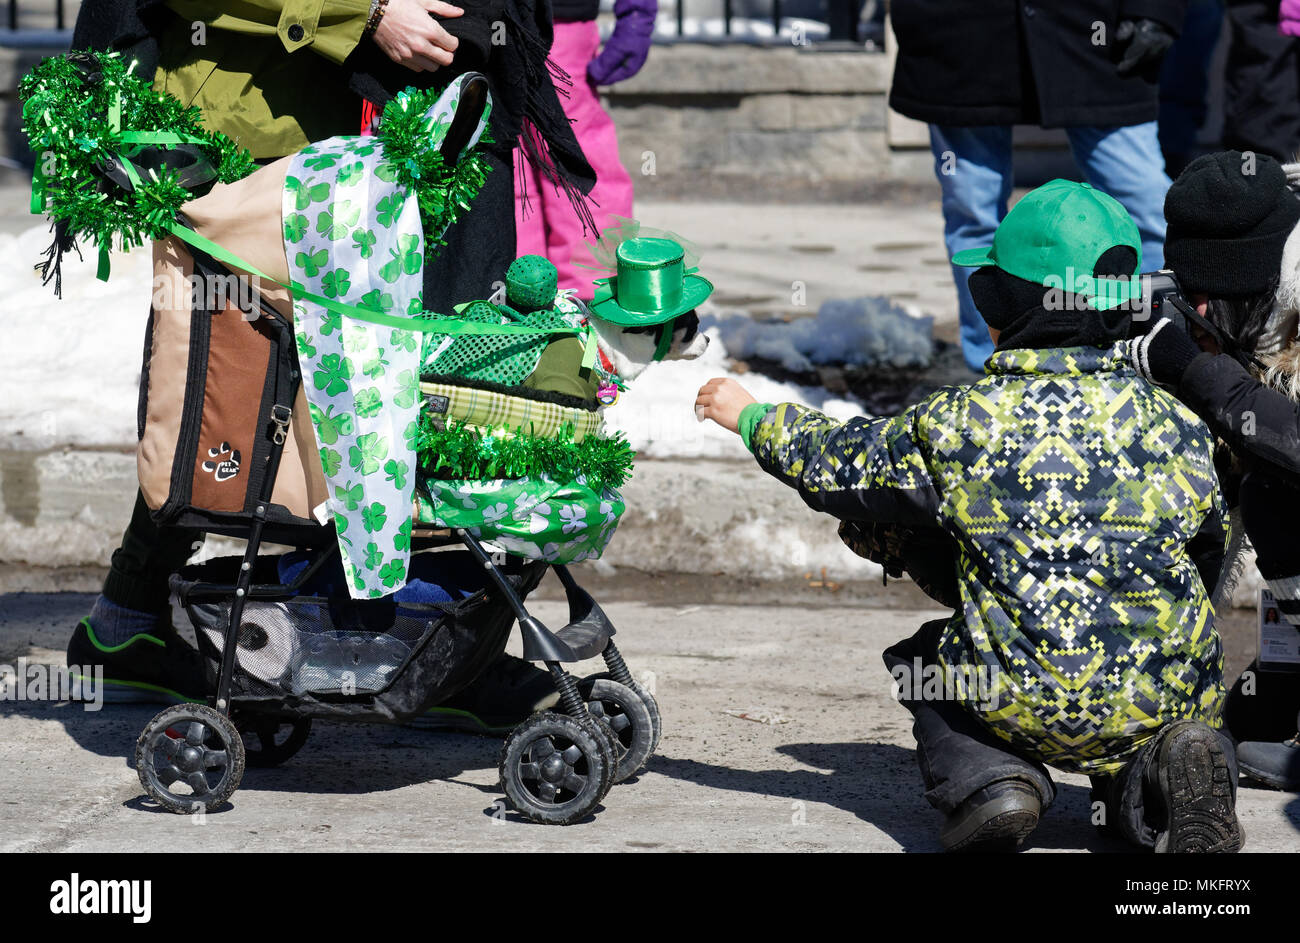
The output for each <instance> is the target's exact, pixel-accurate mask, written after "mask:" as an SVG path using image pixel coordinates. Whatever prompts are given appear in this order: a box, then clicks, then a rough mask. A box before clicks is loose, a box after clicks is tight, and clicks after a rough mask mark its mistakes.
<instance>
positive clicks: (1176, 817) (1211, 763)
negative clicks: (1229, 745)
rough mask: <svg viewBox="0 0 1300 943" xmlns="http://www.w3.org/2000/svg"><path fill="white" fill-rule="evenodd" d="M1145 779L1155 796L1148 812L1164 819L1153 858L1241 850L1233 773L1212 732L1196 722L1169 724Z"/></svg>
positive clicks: (1241, 836)
mask: <svg viewBox="0 0 1300 943" xmlns="http://www.w3.org/2000/svg"><path fill="white" fill-rule="evenodd" d="M1147 775H1148V777H1149V779H1148V782H1149V783H1150V784H1151V785H1152V786H1154V787H1155V788H1156V790H1158V792H1159V797H1160V804H1159V806H1158V807H1157V808H1156V809H1155V810H1153V811H1155V812H1156V813H1157V814H1160V813H1163V815H1164V823H1163V827H1162V828H1160V829H1159V830H1158V832H1157V835H1156V852H1157V854H1162V853H1166V852H1172V853H1175V854H1187V853H1196V852H1200V853H1206V852H1221V853H1231V852H1235V851H1240V850H1241V846H1242V843H1243V842H1244V841H1245V833H1244V832H1243V831H1242V828H1241V823H1240V822H1238V821H1237V811H1236V803H1235V800H1234V797H1233V787H1234V785H1235V784H1234V783H1233V782H1232V769H1231V767H1230V766H1229V765H1228V758H1227V756H1226V755H1225V754H1224V752H1223V741H1222V740H1221V739H1220V738H1219V735H1218V734H1217V733H1215V732H1214V731H1213V730H1211V729H1210V728H1209V727H1207V726H1206V725H1205V724H1203V723H1201V722H1200V721H1195V720H1180V721H1178V722H1177V723H1174V724H1170V725H1169V727H1167V728H1166V730H1165V732H1164V737H1163V741H1162V742H1161V744H1160V749H1159V752H1158V753H1157V755H1156V760H1155V762H1154V763H1153V764H1152V768H1151V770H1149V771H1148V774H1147Z"/></svg>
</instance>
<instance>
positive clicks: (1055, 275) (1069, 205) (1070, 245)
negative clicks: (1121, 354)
mask: <svg viewBox="0 0 1300 943" xmlns="http://www.w3.org/2000/svg"><path fill="white" fill-rule="evenodd" d="M1115 246H1128V247H1129V248H1131V249H1132V250H1133V251H1134V252H1136V253H1137V264H1136V266H1135V267H1134V269H1133V272H1132V273H1131V274H1130V275H1129V276H1128V277H1125V278H1115V277H1110V278H1095V277H1094V276H1093V274H1092V272H1093V269H1094V268H1095V267H1096V265H1097V260H1098V259H1100V258H1101V256H1102V254H1103V253H1105V252H1106V251H1107V250H1108V249H1112V248H1114V247H1115ZM952 264H953V265H965V266H985V265H996V266H997V267H998V268H1000V269H1002V270H1003V271H1004V272H1009V273H1011V274H1012V275H1015V276H1016V277H1017V278H1023V279H1025V281H1030V282H1036V283H1038V284H1039V285H1044V286H1046V287H1048V288H1059V289H1060V290H1062V291H1065V292H1073V293H1074V294H1077V295H1080V296H1082V297H1084V298H1087V299H1088V303H1089V305H1090V306H1091V307H1092V308H1094V309H1095V310H1097V311H1109V310H1110V309H1111V308H1115V307H1118V306H1119V305H1121V304H1124V303H1125V302H1127V301H1130V300H1132V299H1134V298H1137V297H1138V296H1139V295H1140V294H1141V289H1142V285H1141V279H1139V278H1138V273H1139V272H1141V271H1142V239H1141V237H1140V236H1139V235H1138V228H1137V224H1136V223H1134V222H1133V217H1131V216H1129V214H1128V211H1127V210H1125V209H1124V207H1123V206H1121V205H1120V203H1119V201H1118V200H1116V199H1115V198H1114V197H1112V196H1109V195H1108V194H1105V193H1102V192H1101V191H1100V190H1096V189H1094V188H1093V187H1092V186H1090V185H1089V184H1086V183H1075V182H1074V181H1071V180H1052V181H1049V182H1048V183H1045V184H1043V185H1042V186H1041V187H1038V188H1037V189H1035V190H1031V191H1030V192H1029V193H1026V194H1025V196H1024V197H1023V198H1022V199H1021V200H1020V202H1019V203H1017V204H1016V205H1015V206H1013V207H1012V208H1011V212H1009V213H1007V215H1006V218H1005V219H1004V220H1002V223H1001V225H999V226H998V229H997V232H995V233H994V234H993V245H991V246H988V247H986V248H982V249H963V250H962V251H961V252H958V253H957V254H956V255H954V256H953V257H952Z"/></svg>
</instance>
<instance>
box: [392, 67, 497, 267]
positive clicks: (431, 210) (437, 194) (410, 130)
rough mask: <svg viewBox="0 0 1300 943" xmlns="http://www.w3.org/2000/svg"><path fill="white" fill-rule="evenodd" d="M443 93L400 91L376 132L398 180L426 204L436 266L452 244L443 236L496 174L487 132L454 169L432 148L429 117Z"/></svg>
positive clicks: (428, 249)
mask: <svg viewBox="0 0 1300 943" xmlns="http://www.w3.org/2000/svg"><path fill="white" fill-rule="evenodd" d="M441 94H442V93H441V92H440V91H438V90H436V89H428V90H426V91H418V90H416V89H414V88H408V89H406V90H405V91H403V92H399V93H398V94H397V95H396V96H395V97H394V98H393V99H392V100H391V101H389V103H388V104H387V105H385V106H384V115H383V120H382V121H381V122H380V124H379V130H378V131H376V132H375V134H376V137H378V138H379V140H380V141H381V142H382V143H383V146H384V158H385V159H386V160H387V161H388V162H389V163H390V164H392V165H393V168H394V169H395V170H396V171H397V179H398V180H399V181H400V182H401V183H402V184H403V185H405V187H406V188H407V190H408V191H409V192H411V193H414V194H415V197H416V200H417V201H418V202H419V204H420V219H421V222H422V223H423V225H424V255H425V259H426V260H427V261H430V262H431V261H433V259H434V257H435V256H436V255H437V253H438V250H439V249H441V248H442V247H443V246H445V245H446V244H447V241H446V240H445V239H444V238H443V233H444V232H446V230H447V227H448V226H450V225H451V224H452V223H454V222H456V220H458V219H460V217H461V214H463V213H464V212H465V211H466V210H468V209H469V205H470V203H471V202H472V201H473V199H474V197H475V196H476V195H477V194H478V191H479V189H480V188H482V186H483V181H484V180H485V179H487V175H488V172H489V171H490V170H491V167H489V166H488V163H487V158H486V157H485V156H484V154H483V148H482V145H483V144H488V143H491V141H492V137H491V135H489V134H488V132H487V131H486V130H484V132H483V135H482V137H480V138H479V143H478V144H477V145H475V147H473V148H472V149H471V150H470V152H469V153H468V154H466V155H465V156H464V157H462V158H461V159H460V160H459V161H457V162H456V163H454V164H452V165H450V166H449V165H448V164H447V162H446V161H445V160H443V157H442V154H441V153H440V152H439V150H438V148H436V147H430V146H429V130H430V129H429V125H428V123H427V119H426V118H425V113H426V112H427V111H428V110H429V108H430V107H431V106H432V105H433V104H434V102H436V101H437V100H438V98H439V96H440V95H441Z"/></svg>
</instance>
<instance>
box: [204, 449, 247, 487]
mask: <svg viewBox="0 0 1300 943" xmlns="http://www.w3.org/2000/svg"><path fill="white" fill-rule="evenodd" d="M222 456H229V457H228V458H223V457H222ZM208 458H210V459H211V461H208V462H204V463H203V466H202V467H203V470H204V471H205V472H212V475H213V477H214V478H216V479H217V481H229V480H230V479H231V478H234V477H235V476H236V475H238V474H239V449H232V448H231V447H230V443H229V442H222V443H221V445H219V446H218V447H217V448H215V449H208Z"/></svg>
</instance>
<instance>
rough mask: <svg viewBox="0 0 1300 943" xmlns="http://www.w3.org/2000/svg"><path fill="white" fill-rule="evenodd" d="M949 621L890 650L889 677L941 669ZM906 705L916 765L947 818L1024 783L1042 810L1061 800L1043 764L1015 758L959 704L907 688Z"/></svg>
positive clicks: (929, 795) (929, 624)
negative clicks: (986, 793) (986, 794)
mask: <svg viewBox="0 0 1300 943" xmlns="http://www.w3.org/2000/svg"><path fill="white" fill-rule="evenodd" d="M946 625H947V620H946V619H938V620H935V621H934V622H927V623H926V624H925V625H923V626H921V628H920V630H919V631H918V632H917V633H916V634H915V635H913V636H912V637H911V638H908V639H904V640H903V641H901V642H898V643H897V644H895V645H892V646H890V647H889V648H887V649H885V652H884V655H883V658H884V662H885V667H886V668H888V669H889V671H890V674H894V673H895V671H896V670H898V669H899V668H905V669H906V671H907V672H909V673H910V672H915V671H916V670H918V666H919V668H922V669H923V668H924V667H925V666H926V665H935V664H937V663H938V658H937V652H938V641H939V636H940V635H941V634H942V632H943V629H944V626H946ZM902 694H903V697H902V698H901V702H902V704H903V706H904V707H906V708H907V709H908V710H909V711H910V712H911V714H912V717H913V718H914V723H913V725H912V734H913V736H915V737H916V759H917V763H918V764H919V765H920V767H921V776H922V778H923V779H924V780H925V786H926V793H925V798H926V801H928V802H929V803H930V805H932V806H934V807H935V808H936V809H938V810H939V811H940V812H943V813H944V814H945V815H947V814H949V813H951V812H952V811H953V810H954V809H956V808H957V806H959V805H961V803H962V802H963V801H964V800H966V799H967V798H969V797H970V796H971V795H972V794H974V793H975V792H977V791H978V790H980V789H982V788H984V787H985V786H988V785H991V784H993V783H995V782H999V781H1000V780H1004V779H1020V780H1023V781H1025V782H1028V783H1030V784H1031V785H1032V786H1034V788H1035V789H1037V790H1038V795H1039V797H1040V799H1041V800H1042V804H1043V808H1044V809H1046V808H1047V807H1048V806H1049V805H1051V803H1052V801H1053V800H1054V799H1055V798H1056V787H1055V786H1054V785H1053V784H1052V779H1051V777H1050V776H1049V775H1048V773H1047V768H1046V767H1044V766H1043V764H1041V763H1038V762H1035V761H1033V760H1029V759H1026V758H1024V757H1022V756H1020V755H1018V754H1016V753H1014V752H1013V751H1012V750H1011V749H1010V747H1009V746H1008V745H1007V744H1005V743H1002V742H1001V741H999V740H998V739H997V737H996V736H994V735H993V734H992V733H990V732H989V731H987V730H985V729H984V728H983V727H982V726H980V724H979V722H978V721H977V720H975V718H974V717H972V716H971V715H970V713H969V712H968V711H967V710H966V709H965V708H963V707H962V706H961V705H960V704H959V703H956V702H953V701H945V700H916V699H912V698H911V697H910V696H909V695H910V694H911V691H910V690H908V688H907V686H906V685H904V690H903V692H902Z"/></svg>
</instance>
